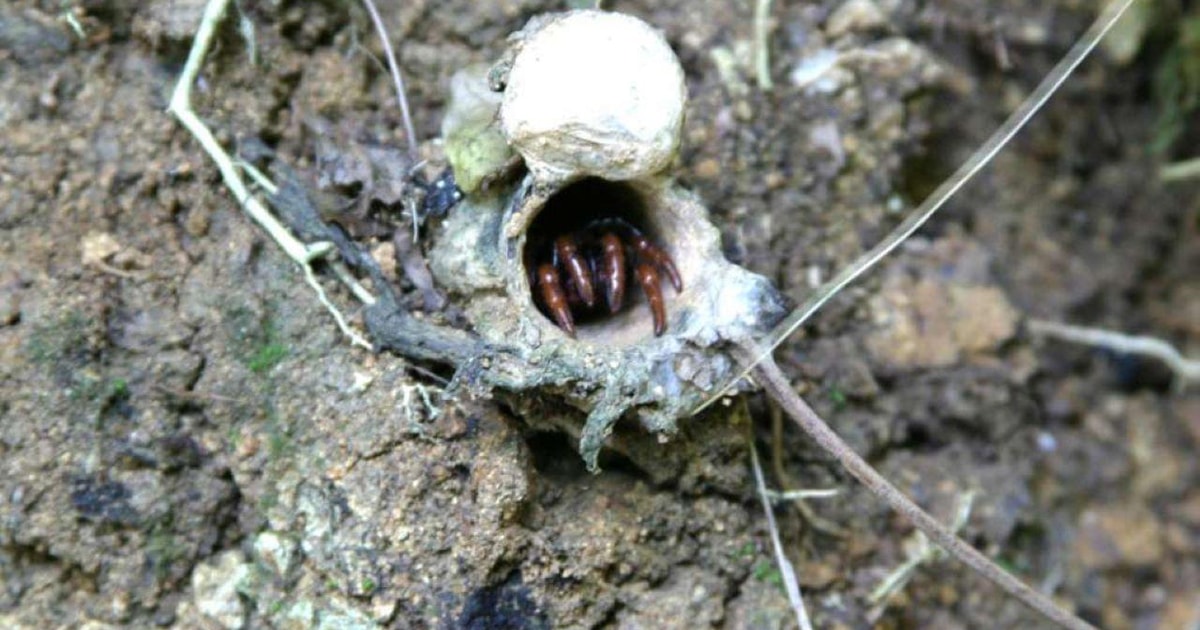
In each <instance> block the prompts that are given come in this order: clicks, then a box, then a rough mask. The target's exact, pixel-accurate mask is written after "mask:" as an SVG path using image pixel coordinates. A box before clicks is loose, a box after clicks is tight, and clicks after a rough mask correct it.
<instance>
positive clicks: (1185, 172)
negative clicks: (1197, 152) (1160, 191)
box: [1159, 158, 1200, 182]
mask: <svg viewBox="0 0 1200 630" xmlns="http://www.w3.org/2000/svg"><path fill="white" fill-rule="evenodd" d="M1159 179H1161V180H1162V181H1164V182H1182V181H1186V180H1189V179H1200V158H1192V159H1190V160H1184V161H1182V162H1175V163H1174V164H1167V165H1166V166H1163V167H1162V171H1161V172H1160V173H1159Z"/></svg>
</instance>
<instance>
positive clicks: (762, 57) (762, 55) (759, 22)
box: [754, 0, 775, 91]
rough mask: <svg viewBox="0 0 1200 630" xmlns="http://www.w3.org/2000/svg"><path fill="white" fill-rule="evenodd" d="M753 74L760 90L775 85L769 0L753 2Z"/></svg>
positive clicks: (768, 88)
mask: <svg viewBox="0 0 1200 630" xmlns="http://www.w3.org/2000/svg"><path fill="white" fill-rule="evenodd" d="M754 74H755V79H756V80H757V81H758V88H759V89H760V90H763V91H766V90H770V89H772V88H774V87H775V83H774V82H773V81H771V0H757V2H755V3H754Z"/></svg>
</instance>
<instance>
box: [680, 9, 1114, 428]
mask: <svg viewBox="0 0 1200 630" xmlns="http://www.w3.org/2000/svg"><path fill="white" fill-rule="evenodd" d="M1133 2H1134V0H1115V1H1114V2H1112V3H1111V4H1110V5H1109V6H1108V7H1107V8H1106V9H1105V11H1104V13H1103V14H1101V15H1100V17H1099V18H1097V20H1096V22H1095V23H1093V24H1092V26H1091V28H1089V29H1088V31H1087V32H1086V33H1084V34H1083V36H1082V37H1080V38H1079V41H1077V42H1076V43H1075V46H1074V47H1072V48H1071V50H1070V52H1068V53H1067V55H1066V56H1065V57H1063V60H1062V61H1060V62H1058V65H1056V66H1054V69H1053V70H1051V71H1050V73H1049V74H1048V75H1046V78H1045V79H1043V80H1042V82H1041V84H1039V85H1038V87H1037V89H1035V90H1034V91H1033V94H1030V95H1029V98H1027V99H1025V102H1024V103H1022V104H1021V106H1020V107H1018V108H1017V111H1015V112H1013V113H1012V115H1010V116H1009V117H1008V120H1005V121H1004V124H1003V125H1001V126H1000V128H999V129H997V130H996V131H995V133H993V134H992V136H991V137H990V138H988V139H987V142H984V143H983V145H982V146H980V147H979V148H978V149H977V150H976V151H975V153H973V154H972V155H971V157H970V158H969V159H968V160H967V161H966V163H964V164H963V165H962V166H960V167H959V168H958V170H957V171H955V173H954V174H953V175H951V176H950V178H949V179H947V180H946V181H944V182H942V185H941V186H938V188H937V190H935V191H934V192H933V194H932V195H930V196H929V198H927V199H926V200H925V201H924V202H923V203H922V204H921V205H920V206H919V207H918V208H917V209H916V210H914V211H913V212H912V214H910V215H909V216H908V217H907V218H905V219H904V221H902V222H901V223H900V225H898V226H896V227H895V229H893V230H892V231H891V232H890V233H889V234H888V235H887V237H886V238H884V239H883V241H881V242H880V243H878V244H877V245H875V246H874V247H872V248H871V249H870V250H868V251H867V252H866V253H864V254H863V255H862V256H859V257H858V259H857V260H855V261H854V262H853V263H851V264H850V266H849V267H846V268H845V269H843V270H842V271H841V272H839V273H838V274H837V275H836V276H834V278H833V279H832V280H830V281H829V282H827V283H826V284H825V285H824V286H822V287H821V288H819V289H817V290H816V291H815V292H813V294H812V295H811V296H809V297H808V299H806V300H805V301H804V303H803V304H801V305H800V306H799V307H797V308H796V310H794V311H792V314H791V315H788V317H787V318H786V319H784V320H783V321H782V322H780V324H779V325H778V326H776V327H775V330H773V331H771V334H770V336H769V337H768V339H767V340H766V341H765V342H764V343H763V344H762V348H763V352H762V354H760V355H759V356H758V357H756V359H755V360H754V361H751V362H748V363H747V364H746V367H745V369H744V370H743V371H742V372H741V373H740V374H738V375H737V376H735V377H734V378H732V379H730V380H729V382H728V383H726V384H725V385H724V386H723V387H722V388H720V389H719V390H718V391H717V393H716V394H714V395H713V396H711V397H710V398H709V399H708V400H706V401H705V402H704V403H703V404H701V405H700V406H699V407H697V408H696V409H695V410H694V411H693V412H692V414H693V415H695V414H697V413H699V412H701V411H703V410H704V409H705V408H707V407H708V406H709V405H711V404H712V403H713V402H715V401H716V400H718V399H720V398H721V397H723V396H725V395H727V394H728V393H729V390H730V388H732V387H733V385H734V383H736V382H737V381H739V380H741V379H743V378H745V377H746V375H748V374H750V372H751V371H752V370H753V369H754V366H755V365H756V364H757V363H758V362H759V361H765V360H766V359H767V358H768V357H769V356H770V353H771V351H772V350H774V349H775V348H776V347H778V346H779V344H781V343H783V341H784V340H785V339H787V338H788V337H790V336H791V335H792V334H793V333H795V332H796V330H797V329H798V328H800V326H801V325H802V324H804V322H806V321H808V319H809V318H810V317H812V316H813V315H814V314H815V313H816V312H817V311H818V310H820V308H821V307H822V306H824V305H825V303H826V302H828V301H829V300H831V299H833V297H834V296H835V295H837V294H838V293H840V292H841V291H842V289H844V288H845V287H846V286H847V285H849V284H850V283H851V282H853V281H854V280H856V279H858V277H859V276H861V275H863V274H864V273H866V272H867V271H868V270H870V269H871V268H872V267H874V266H875V265H876V264H877V263H878V262H879V261H880V260H883V258H884V257H885V256H887V255H888V254H890V253H891V252H892V251H893V250H894V249H896V248H897V247H899V246H900V244H901V243H903V242H904V241H905V240H907V239H908V237H910V236H912V235H913V233H914V232H916V231H917V230H918V229H919V228H920V227H921V226H922V225H924V224H925V222H926V221H928V220H929V219H930V218H931V217H933V215H934V214H935V213H936V212H937V211H938V210H941V209H942V207H943V206H944V205H946V202H947V201H949V200H950V198H951V197H953V196H954V195H955V194H957V193H958V191H959V190H961V189H962V187H963V186H965V185H966V184H967V182H969V181H971V180H972V179H973V178H974V177H975V175H976V174H978V173H979V171H981V170H983V167H985V166H987V165H988V163H990V162H991V161H992V159H993V158H995V157H996V154H997V153H999V152H1000V150H1001V149H1003V148H1004V147H1005V146H1006V145H1007V144H1008V143H1009V141H1010V140H1012V139H1013V137H1014V136H1016V135H1017V132H1018V131H1020V130H1021V128H1023V127H1024V126H1025V125H1026V124H1027V123H1028V122H1029V121H1030V120H1031V119H1032V118H1033V116H1034V115H1035V114H1037V113H1038V111H1039V110H1041V108H1042V106H1043V105H1045V104H1046V102H1047V101H1048V100H1050V97H1051V96H1052V95H1053V94H1054V93H1055V92H1056V91H1058V89H1059V87H1061V86H1062V84H1063V82H1064V81H1066V80H1067V77H1069V76H1071V73H1073V72H1074V71H1075V69H1076V68H1077V67H1079V64H1081V63H1082V62H1083V60H1084V58H1085V57H1087V55H1088V53H1090V52H1091V51H1092V49H1093V48H1095V47H1096V45H1097V44H1099V43H1100V40H1101V39H1102V38H1103V37H1104V35H1105V34H1107V33H1108V31H1109V30H1110V29H1112V27H1113V25H1114V24H1116V22H1117V20H1118V19H1119V18H1120V17H1121V15H1123V14H1124V13H1125V11H1126V10H1127V9H1128V8H1129V6H1130V5H1131V4H1133Z"/></svg>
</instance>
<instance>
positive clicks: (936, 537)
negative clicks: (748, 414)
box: [738, 344, 1094, 630]
mask: <svg viewBox="0 0 1200 630" xmlns="http://www.w3.org/2000/svg"><path fill="white" fill-rule="evenodd" d="M738 355H739V356H738V358H739V360H740V361H742V362H743V363H744V364H745V365H749V366H752V367H753V369H754V373H755V378H756V380H757V381H758V382H759V384H760V385H762V387H763V389H765V390H766V392H767V394H768V395H769V396H770V397H771V398H772V399H774V400H775V402H777V403H779V405H780V406H781V407H783V410H784V411H785V412H786V413H787V414H788V415H789V416H791V417H792V420H794V421H795V422H796V424H797V425H799V426H800V428H801V429H802V430H803V431H804V432H805V433H807V434H808V435H809V437H811V438H812V439H814V440H816V442H817V444H819V445H820V446H821V448H823V449H824V450H825V451H826V452H828V453H829V454H830V455H832V456H833V457H835V458H836V459H837V460H838V462H840V463H841V464H842V466H843V467H845V468H846V470H847V471H849V473H850V474H851V475H852V476H854V478H855V479H858V480H859V481H860V482H862V484H863V485H865V486H867V489H868V490H870V491H871V493H872V494H874V495H876V496H877V497H879V498H881V499H883V500H884V501H885V502H886V503H887V504H888V505H889V506H890V507H891V508H892V509H893V510H895V511H897V512H898V513H900V514H901V515H903V516H904V517H905V518H906V519H908V520H909V521H910V522H911V523H912V524H913V525H914V526H916V528H917V529H919V530H920V531H921V532H923V533H924V534H925V535H926V536H928V537H929V538H930V540H932V541H933V542H934V543H936V544H937V545H938V546H940V547H941V548H942V549H945V550H946V551H947V552H948V553H950V554H951V555H953V556H954V557H955V558H958V559H959V560H960V561H962V562H963V563H964V564H966V565H967V566H968V567H970V568H971V569H972V570H974V571H975V572H977V573H979V574H980V575H982V576H983V577H985V578H987V579H989V580H991V581H992V582H993V583H995V584H996V585H997V586H999V587H1000V588H1002V589H1004V591H1006V592H1007V593H1009V594H1010V595H1012V596H1013V597H1016V598H1017V599H1019V600H1021V602H1023V603H1024V604H1026V605H1027V606H1029V607H1030V608H1032V609H1033V610H1035V611H1037V612H1038V613H1039V614H1041V615H1043V616H1044V617H1045V618H1046V619H1049V620H1050V621H1052V622H1054V623H1056V624H1058V625H1059V626H1061V627H1063V628H1071V629H1072V630H1088V629H1091V630H1094V628H1093V626H1091V625H1090V624H1088V623H1087V622H1086V621H1083V620H1082V619H1080V618H1078V617H1076V616H1074V615H1071V614H1070V613H1068V612H1066V611H1064V610H1062V609H1061V608H1059V607H1058V606H1056V605H1055V604H1054V602H1053V601H1051V600H1050V598H1048V597H1046V596H1045V595H1043V594H1041V593H1039V592H1037V591H1035V590H1034V589H1032V588H1030V587H1029V586H1026V585H1025V584H1024V583H1023V582H1021V581H1020V580H1018V579H1017V578H1015V577H1013V576H1012V575H1010V574H1008V573H1007V572H1005V571H1004V569H1001V568H1000V567H999V566H997V565H996V564H995V563H993V562H992V561H991V560H989V559H988V558H987V557H986V556H984V555H983V554H982V553H980V552H979V551H977V550H976V549H975V548H974V547H971V546H970V545H968V544H967V543H965V542H963V541H962V540H960V539H959V538H958V537H957V536H955V535H954V533H953V532H951V531H950V530H949V529H946V527H944V526H943V525H942V524H941V523H939V522H938V521H937V519H935V518H933V517H932V516H930V515H929V514H928V513H927V512H925V511H924V510H922V509H921V508H920V507H919V506H918V505H917V504H916V503H913V502H912V500H911V499H909V498H908V497H906V496H904V493H902V492H900V490H899V489H898V488H896V487H895V486H893V485H892V484H891V483H890V482H888V480H886V479H884V478H883V476H882V475H880V474H879V473H878V472H876V471H875V469H874V468H872V467H871V465H870V464H868V463H867V462H866V461H865V460H864V459H863V458H862V457H859V455H858V454H857V453H855V452H854V451H853V449H851V448H850V446H849V445H847V444H846V443H845V442H843V441H842V439H841V438H840V437H838V435H837V434H836V433H834V432H833V430H832V429H830V428H829V425H827V424H826V423H825V421H824V420H822V419H821V418H820V416H818V415H817V414H816V412H815V411H813V410H812V408H811V407H809V406H808V403H805V402H804V400H803V399H802V398H800V396H798V395H797V394H796V392H795V391H793V390H792V385H791V383H790V382H788V380H787V377H785V376H784V375H783V372H781V371H780V370H779V366H777V365H775V361H774V360H773V359H771V358H770V357H769V355H768V359H767V360H765V361H764V360H760V358H759V357H760V356H762V350H761V348H759V347H757V346H755V345H752V344H747V345H744V346H742V347H740V348H739V350H738Z"/></svg>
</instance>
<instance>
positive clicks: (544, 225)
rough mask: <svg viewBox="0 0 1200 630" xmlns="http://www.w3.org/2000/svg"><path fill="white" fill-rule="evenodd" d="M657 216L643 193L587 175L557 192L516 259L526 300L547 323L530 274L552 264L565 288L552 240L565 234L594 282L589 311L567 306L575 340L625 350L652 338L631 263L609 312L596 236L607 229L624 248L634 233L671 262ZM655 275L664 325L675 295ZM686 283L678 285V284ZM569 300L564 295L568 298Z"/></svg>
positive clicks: (582, 306) (561, 264)
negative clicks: (528, 290)
mask: <svg viewBox="0 0 1200 630" xmlns="http://www.w3.org/2000/svg"><path fill="white" fill-rule="evenodd" d="M657 216H661V215H659V214H656V213H653V212H649V211H648V207H647V201H646V199H645V198H644V197H643V195H641V194H640V193H639V192H638V191H637V189H636V188H635V187H634V186H631V185H629V184H626V183H623V182H610V181H607V180H604V179H601V178H598V177H589V178H586V179H583V180H580V181H578V182H576V183H574V184H571V185H570V186H567V187H566V188H563V189H562V190H561V191H559V192H558V193H557V194H555V195H554V196H552V197H551V198H550V199H549V200H548V201H547V202H546V205H545V206H543V207H542V210H541V211H540V212H539V213H538V215H537V216H536V217H534V218H533V222H532V223H530V225H529V229H528V231H527V236H526V238H525V246H524V248H523V255H522V260H523V261H524V265H525V270H526V276H527V277H528V278H530V285H531V294H530V296H531V299H532V300H533V302H534V305H535V306H536V307H537V308H538V310H539V311H540V312H541V313H542V314H543V315H544V316H545V317H546V318H547V319H548V320H550V321H552V322H553V320H554V317H553V313H552V312H551V311H550V309H549V307H548V305H547V304H546V303H545V300H544V299H542V297H541V295H540V291H539V286H538V284H537V280H536V273H537V269H538V267H539V265H542V264H544V263H548V262H552V261H556V260H557V264H558V275H559V281H560V283H561V285H562V286H563V287H566V285H567V284H568V283H570V282H571V280H570V278H569V275H570V274H569V272H568V271H567V263H566V262H565V261H563V260H561V259H556V258H555V242H556V239H558V238H560V237H563V236H566V237H568V238H569V239H570V240H571V242H572V243H573V244H575V245H576V246H577V247H578V248H579V251H580V254H581V257H582V259H583V261H584V262H585V263H586V266H587V267H588V269H587V271H588V275H589V278H593V279H595V280H596V281H597V282H596V286H595V287H594V290H595V295H596V298H595V299H596V301H595V303H594V305H593V306H592V307H588V306H587V305H585V304H582V303H579V302H578V301H577V300H573V303H571V304H570V305H569V306H570V310H571V315H572V318H573V321H574V326H575V328H576V334H575V338H576V339H578V340H580V341H584V342H587V343H595V344H614V345H619V346H628V345H630V344H634V343H638V342H639V341H642V340H644V339H645V337H646V334H647V332H649V333H650V334H653V328H652V315H651V310H650V305H649V303H648V301H647V297H646V294H645V292H644V291H643V290H642V288H641V287H640V286H639V285H638V283H637V281H636V279H635V278H634V277H633V274H632V273H631V270H632V264H629V265H626V267H627V269H626V273H625V278H626V279H625V282H624V285H625V286H624V290H623V296H624V299H623V300H622V301H621V302H620V308H618V309H617V310H616V312H612V310H611V309H610V308H609V306H608V305H607V304H606V302H605V299H604V291H603V288H602V285H603V284H604V281H601V280H600V277H599V276H600V273H599V265H598V263H600V256H599V255H598V252H597V245H598V242H599V239H600V237H601V236H602V234H603V233H604V232H606V231H608V232H613V233H614V234H615V235H616V236H617V237H618V238H620V239H621V240H622V243H623V245H625V246H626V249H627V250H628V248H629V247H631V246H632V242H631V237H632V236H633V235H634V234H635V232H634V231H636V234H639V235H641V236H644V237H645V238H646V240H647V241H648V242H649V243H651V244H652V245H654V246H655V247H657V248H660V249H661V250H662V251H663V252H664V253H665V254H666V255H667V256H669V257H671V258H672V259H673V258H674V252H673V249H675V248H673V247H672V244H671V243H670V242H669V241H666V240H664V239H663V238H662V237H661V232H662V230H661V229H660V228H659V225H658V222H657V221H656V220H655V217H657ZM614 228H615V229H614ZM627 255H628V254H627ZM656 269H657V268H656ZM657 271H658V272H659V275H660V279H659V280H660V281H659V286H660V288H661V290H662V296H663V300H664V303H665V307H664V308H665V313H666V316H667V321H668V322H669V321H670V318H671V317H672V316H673V315H674V314H675V313H674V312H673V310H672V309H673V307H674V306H676V303H677V298H678V297H679V293H678V292H677V291H675V290H674V289H673V288H672V287H671V286H670V280H669V278H668V277H667V275H666V274H665V273H663V271H662V270H661V269H657ZM688 284H689V283H687V282H684V283H683V286H684V287H686V286H688ZM565 291H573V290H572V289H565ZM573 297H574V296H568V299H572V298H573ZM668 326H669V324H668Z"/></svg>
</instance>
